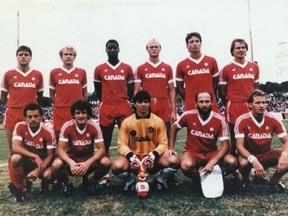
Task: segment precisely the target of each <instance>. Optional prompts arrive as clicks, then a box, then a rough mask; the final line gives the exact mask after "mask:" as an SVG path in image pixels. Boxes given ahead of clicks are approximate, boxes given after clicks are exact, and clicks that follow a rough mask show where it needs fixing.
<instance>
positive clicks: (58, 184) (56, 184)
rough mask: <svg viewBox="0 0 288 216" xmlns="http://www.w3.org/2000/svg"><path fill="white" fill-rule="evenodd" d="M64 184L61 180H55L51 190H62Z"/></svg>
mask: <svg viewBox="0 0 288 216" xmlns="http://www.w3.org/2000/svg"><path fill="white" fill-rule="evenodd" d="M62 187H63V185H62V183H61V182H60V181H55V182H53V184H52V187H51V191H60V190H61V189H62Z"/></svg>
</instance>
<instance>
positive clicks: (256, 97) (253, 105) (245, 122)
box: [235, 90, 288, 193]
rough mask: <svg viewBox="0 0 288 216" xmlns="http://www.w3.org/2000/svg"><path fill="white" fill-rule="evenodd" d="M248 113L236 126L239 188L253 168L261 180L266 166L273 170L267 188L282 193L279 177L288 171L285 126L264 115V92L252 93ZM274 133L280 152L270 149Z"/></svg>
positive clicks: (283, 188) (242, 116) (237, 121)
mask: <svg viewBox="0 0 288 216" xmlns="http://www.w3.org/2000/svg"><path fill="white" fill-rule="evenodd" d="M248 105H249V108H250V110H251V111H250V112H248V113H245V114H243V115H241V116H240V117H239V118H237V120H236V123H235V137H236V147H237V150H238V152H239V154H240V155H239V163H240V168H239V170H240V172H241V174H242V179H243V182H242V186H243V187H246V186H247V182H248V181H249V174H250V171H251V169H252V168H254V169H255V175H256V176H259V177H264V175H265V171H266V170H267V169H268V168H269V167H275V166H276V170H275V172H274V174H273V175H272V177H271V178H270V186H271V187H272V188H273V189H274V190H275V191H276V192H277V193H285V186H284V185H283V184H282V183H281V178H282V177H283V175H284V174H286V173H287V172H288V136H287V132H286V129H285V126H284V125H283V123H282V122H281V121H279V120H278V119H277V118H276V117H274V116H273V115H272V114H270V113H268V112H266V108H267V104H266V99H265V93H264V92H263V91H260V90H255V91H253V93H252V94H251V95H250V97H249V99H248ZM274 133H275V134H276V135H277V136H278V138H279V139H280V141H281V142H282V144H283V148H282V150H280V149H275V150H274V149H273V147H272V138H273V135H274Z"/></svg>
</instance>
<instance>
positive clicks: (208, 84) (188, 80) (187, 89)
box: [176, 32, 219, 113]
mask: <svg viewBox="0 0 288 216" xmlns="http://www.w3.org/2000/svg"><path fill="white" fill-rule="evenodd" d="M185 40H186V45H187V49H188V52H189V53H190V56H189V57H188V58H186V59H185V60H183V61H181V62H180V63H179V64H178V65H177V71H176V86H177V88H178V91H179V94H180V96H181V97H182V98H183V99H184V101H185V110H191V109H195V103H194V101H193V100H194V98H195V96H196V95H197V93H199V92H208V93H210V94H212V96H213V98H215V100H213V106H212V107H213V111H215V112H218V113H219V110H218V106H217V101H216V97H215V95H217V94H216V91H217V85H218V64H217V62H216V60H215V59H214V58H212V57H210V56H207V55H203V54H202V53H201V46H202V38H201V35H200V34H199V33H198V32H192V33H189V34H187V36H186V39H185ZM184 84H185V86H184Z"/></svg>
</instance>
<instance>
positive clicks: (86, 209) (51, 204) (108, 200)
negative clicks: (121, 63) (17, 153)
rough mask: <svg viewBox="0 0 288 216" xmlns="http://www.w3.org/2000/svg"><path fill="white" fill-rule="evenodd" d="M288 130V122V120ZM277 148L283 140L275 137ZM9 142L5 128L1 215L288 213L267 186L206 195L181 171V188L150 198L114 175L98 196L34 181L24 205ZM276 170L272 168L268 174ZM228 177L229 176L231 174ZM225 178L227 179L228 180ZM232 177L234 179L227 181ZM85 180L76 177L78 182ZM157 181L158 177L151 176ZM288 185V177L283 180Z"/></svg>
mask: <svg viewBox="0 0 288 216" xmlns="http://www.w3.org/2000/svg"><path fill="white" fill-rule="evenodd" d="M284 124H285V126H286V128H288V122H287V121H286V122H284ZM117 134H118V130H117V128H116V129H115V131H114V134H113V141H112V147H114V148H112V150H111V153H112V156H111V158H112V160H113V159H114V158H115V157H117V156H118V152H117V149H116V148H115V147H116V138H117ZM185 138H186V130H185V129H183V130H181V131H179V132H178V136H177V143H176V150H177V152H178V154H179V155H182V149H183V146H184V143H185ZM273 145H274V146H275V148H280V147H281V143H280V142H279V140H278V139H277V138H275V141H274V144H273ZM7 154H8V153H7V143H6V137H5V131H0V164H1V167H0V215H105V216H106V215H136V216H137V215H168V216H170V215H229V216H230V215H288V207H287V206H288V205H287V203H288V202H287V201H288V195H279V194H275V193H274V191H272V190H271V189H270V188H269V187H268V186H267V185H255V184H253V183H251V184H250V187H249V190H246V191H242V190H239V188H238V187H236V186H229V184H227V185H226V186H225V192H224V194H223V196H222V197H221V198H218V199H206V198H204V197H203V195H202V192H201V189H200V188H199V187H198V186H195V185H193V184H192V182H191V180H190V179H188V178H186V177H185V176H183V174H182V173H181V171H178V173H177V175H176V177H177V179H178V180H179V181H180V182H181V184H180V185H179V186H178V187H173V188H169V189H168V190H167V191H163V192H158V191H154V190H153V189H151V190H150V193H149V195H148V197H147V198H146V199H139V198H137V196H136V194H135V193H132V192H129V193H124V192H122V187H123V185H122V182H121V181H119V180H118V179H117V178H116V177H114V176H113V175H112V174H110V176H111V186H110V187H109V188H105V189H99V191H98V192H97V194H91V193H90V192H87V191H81V190H80V189H78V188H76V189H75V190H74V192H73V194H72V195H71V196H70V197H69V198H64V197H63V196H62V194H61V192H50V193H47V194H45V195H44V194H41V193H40V192H39V187H40V181H39V180H36V181H35V182H33V187H35V189H36V191H35V192H34V193H30V194H27V199H26V200H25V201H24V202H23V203H20V204H17V203H15V202H14V201H13V197H11V196H9V192H8V188H7V185H8V182H9V174H8V171H7V166H5V165H4V166H3V164H6V163H7ZM272 171H273V169H272V170H270V171H268V172H267V177H269V176H270V175H271V173H272ZM228 178H229V177H228ZM228 178H227V177H226V179H228ZM228 180H229V179H228ZM80 181H81V179H80V178H77V177H74V178H73V182H74V184H75V186H76V187H77V185H79V184H80ZM149 181H153V176H150V177H149ZM283 182H284V183H285V185H286V187H287V186H288V175H286V176H285V178H283Z"/></svg>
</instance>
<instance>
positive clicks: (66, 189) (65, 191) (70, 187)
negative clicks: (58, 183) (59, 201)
mask: <svg viewBox="0 0 288 216" xmlns="http://www.w3.org/2000/svg"><path fill="white" fill-rule="evenodd" d="M72 190H73V184H72V183H71V182H70V183H68V184H67V185H64V184H63V194H64V196H65V197H68V196H70V194H71V192H72Z"/></svg>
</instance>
